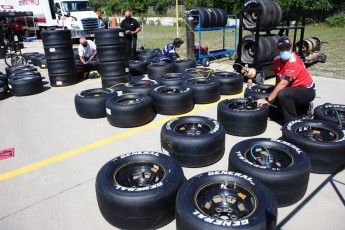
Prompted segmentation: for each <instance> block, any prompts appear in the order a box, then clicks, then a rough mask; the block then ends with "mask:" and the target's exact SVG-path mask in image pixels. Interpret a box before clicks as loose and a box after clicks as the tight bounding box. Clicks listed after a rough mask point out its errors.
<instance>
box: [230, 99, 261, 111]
mask: <svg viewBox="0 0 345 230" xmlns="http://www.w3.org/2000/svg"><path fill="white" fill-rule="evenodd" d="M257 107H258V106H257V103H256V101H251V100H248V101H245V100H242V101H235V102H231V103H229V104H228V108H229V109H232V110H238V111H252V110H255V109H256V108H257Z"/></svg>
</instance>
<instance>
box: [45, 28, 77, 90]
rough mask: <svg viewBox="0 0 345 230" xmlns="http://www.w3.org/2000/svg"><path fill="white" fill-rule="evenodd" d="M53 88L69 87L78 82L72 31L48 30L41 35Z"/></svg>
mask: <svg viewBox="0 0 345 230" xmlns="http://www.w3.org/2000/svg"><path fill="white" fill-rule="evenodd" d="M41 36H42V41H43V46H44V53H45V56H46V60H47V66H48V75H49V80H50V85H51V86H68V85H74V84H76V83H77V82H78V75H77V72H76V68H75V63H74V54H73V48H72V39H71V31H69V30H46V31H43V32H42V33H41Z"/></svg>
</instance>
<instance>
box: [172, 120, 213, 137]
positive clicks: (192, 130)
mask: <svg viewBox="0 0 345 230" xmlns="http://www.w3.org/2000/svg"><path fill="white" fill-rule="evenodd" d="M174 130H175V132H177V133H180V134H184V135H190V136H199V135H203V134H206V133H209V132H210V131H211V130H212V129H211V127H210V126H208V125H206V124H203V123H197V122H195V123H194V122H191V123H183V124H179V125H177V126H175V129H174Z"/></svg>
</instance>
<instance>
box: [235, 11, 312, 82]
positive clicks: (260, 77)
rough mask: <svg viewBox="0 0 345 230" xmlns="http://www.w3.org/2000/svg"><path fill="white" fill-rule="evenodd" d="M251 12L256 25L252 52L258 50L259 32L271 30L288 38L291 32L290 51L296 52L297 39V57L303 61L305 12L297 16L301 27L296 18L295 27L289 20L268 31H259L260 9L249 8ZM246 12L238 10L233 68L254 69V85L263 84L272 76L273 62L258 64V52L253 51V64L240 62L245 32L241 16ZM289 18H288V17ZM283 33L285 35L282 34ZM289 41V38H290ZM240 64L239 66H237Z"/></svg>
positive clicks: (239, 69) (237, 69)
mask: <svg viewBox="0 0 345 230" xmlns="http://www.w3.org/2000/svg"><path fill="white" fill-rule="evenodd" d="M250 10H251V11H254V12H255V13H256V14H257V18H258V20H257V24H256V29H255V30H254V31H252V32H253V33H254V35H255V44H254V50H255V51H257V50H259V39H260V32H265V33H266V34H271V31H272V30H278V31H279V32H278V33H277V34H278V35H279V36H282V35H284V34H286V35H287V36H289V37H290V35H289V32H290V30H293V36H292V50H293V51H296V41H297V39H298V40H299V47H298V48H299V49H298V50H299V52H298V55H299V57H300V58H301V59H302V60H303V61H304V59H305V57H304V55H303V52H302V43H303V39H304V30H305V12H303V11H302V12H300V13H299V14H298V16H301V17H302V19H301V25H298V24H299V20H298V18H296V20H294V21H296V23H295V25H293V26H291V20H287V21H286V25H285V26H278V27H276V28H271V29H269V30H260V16H261V10H262V9H261V7H256V8H250ZM245 11H246V9H244V8H241V9H240V14H239V32H238V37H239V38H238V40H239V41H238V46H237V47H238V48H237V59H236V60H235V64H234V66H233V68H234V69H235V70H236V71H237V72H240V71H241V69H242V68H241V66H246V67H250V68H255V69H256V70H257V74H256V76H255V81H256V83H263V82H264V80H265V78H266V77H269V76H273V75H274V73H273V69H272V65H273V60H272V61H270V62H264V63H260V62H259V59H258V56H259V54H258V52H255V51H254V61H253V63H243V62H242V60H241V57H242V38H243V30H246V29H244V28H243V14H244V12H245ZM288 18H290V16H288ZM298 30H300V34H299V38H298V37H297V35H298V33H297V31H298ZM284 32H285V33H284ZM290 39H291V37H290ZM237 64H240V65H241V66H239V65H237Z"/></svg>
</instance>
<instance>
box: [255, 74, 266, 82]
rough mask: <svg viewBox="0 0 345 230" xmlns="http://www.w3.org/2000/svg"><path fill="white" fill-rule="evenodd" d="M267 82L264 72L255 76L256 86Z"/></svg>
mask: <svg viewBox="0 0 345 230" xmlns="http://www.w3.org/2000/svg"><path fill="white" fill-rule="evenodd" d="M264 82H265V73H264V72H257V73H256V75H255V83H256V84H263V83H264Z"/></svg>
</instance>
